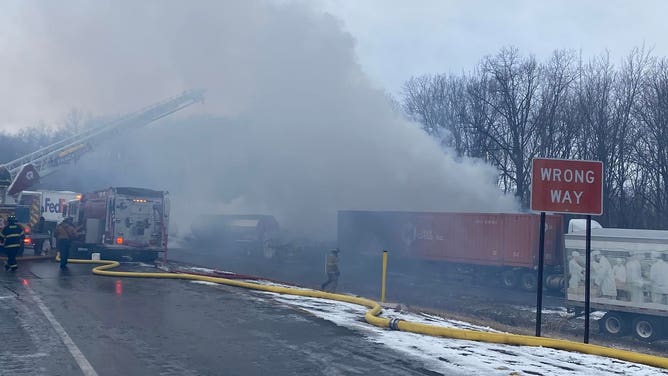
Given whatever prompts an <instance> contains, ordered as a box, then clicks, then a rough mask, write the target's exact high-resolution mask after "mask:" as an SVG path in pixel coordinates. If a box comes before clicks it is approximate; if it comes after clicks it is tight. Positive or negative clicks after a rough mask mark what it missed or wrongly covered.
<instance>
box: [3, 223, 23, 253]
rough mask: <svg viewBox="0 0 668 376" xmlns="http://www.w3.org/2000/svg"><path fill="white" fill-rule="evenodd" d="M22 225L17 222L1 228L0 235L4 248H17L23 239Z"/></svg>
mask: <svg viewBox="0 0 668 376" xmlns="http://www.w3.org/2000/svg"><path fill="white" fill-rule="evenodd" d="M23 231H24V230H23V226H21V225H19V224H13V225H7V226H5V227H4V228H3V229H2V232H1V233H0V235H1V236H2V238H3V239H4V241H5V248H18V247H20V246H21V242H22V241H23V236H24V232H23Z"/></svg>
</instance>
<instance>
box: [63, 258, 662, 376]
mask: <svg viewBox="0 0 668 376" xmlns="http://www.w3.org/2000/svg"><path fill="white" fill-rule="evenodd" d="M69 262H72V263H77V264H102V265H100V266H97V267H95V268H93V273H94V274H97V275H103V276H110V277H132V278H169V279H187V280H193V281H207V282H213V283H219V284H224V285H229V286H236V287H243V288H246V289H251V290H259V291H267V292H274V293H278V294H287V295H298V296H307V297H311V298H322V299H329V300H337V301H341V302H347V303H353V304H357V305H361V306H365V307H368V308H370V309H369V310H368V311H367V312H366V314H365V315H364V318H365V319H366V321H367V322H368V323H369V324H372V325H375V326H378V327H381V328H390V329H393V330H401V331H404V332H411V333H419V334H426V335H430V336H437V337H447V338H456V339H464V340H469V341H480V342H489V343H500V344H507V345H517V346H534V347H549V348H553V349H557V350H566V351H574V352H580V353H584V354H591V355H599V356H605V357H609V358H615V359H619V360H624V361H628V362H633V363H639V364H645V365H648V366H652V367H660V368H666V369H668V358H665V357H660V356H654V355H647V354H640V353H636V352H632V351H626V350H617V349H612V348H609V347H603V346H597V345H591V344H585V343H579V342H573V341H567V340H561V339H553V338H544V337H531V336H525V335H518V334H508V333H488V332H478V331H473V330H466V329H454V328H445V327H440V326H434V325H427V324H420V323H414V322H410V321H405V320H398V319H389V318H383V317H378V315H379V314H380V312H381V306H380V305H379V304H378V303H377V302H375V301H373V300H370V299H366V298H360V297H355V296H350V295H343V294H334V293H328V292H323V291H316V290H307V289H296V288H288V287H279V286H268V285H262V284H258V283H250V282H242V281H238V280H233V279H227V278H219V277H209V276H203V275H195V274H176V273H143V272H118V271H110V270H109V269H113V268H115V267H117V266H119V265H120V264H119V263H118V262H117V261H109V260H80V259H70V260H69Z"/></svg>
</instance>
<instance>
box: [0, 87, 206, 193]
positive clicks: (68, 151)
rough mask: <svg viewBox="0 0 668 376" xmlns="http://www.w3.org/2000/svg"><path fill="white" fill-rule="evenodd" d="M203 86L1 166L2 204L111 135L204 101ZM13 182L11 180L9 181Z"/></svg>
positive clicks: (0, 188)
mask: <svg viewBox="0 0 668 376" xmlns="http://www.w3.org/2000/svg"><path fill="white" fill-rule="evenodd" d="M204 92H205V91H204V90H201V89H199V90H190V91H184V92H183V93H181V95H178V96H176V97H172V98H169V99H166V100H163V101H161V102H158V103H155V104H153V105H150V106H148V107H145V108H142V109H140V110H137V111H135V112H132V113H129V114H126V115H123V116H121V117H119V118H116V119H114V120H112V121H109V122H106V123H103V124H102V125H99V126H96V127H91V128H88V129H86V130H84V131H82V132H80V133H78V134H75V135H73V136H71V137H67V138H65V139H63V140H61V141H58V142H55V143H53V144H51V145H49V146H46V147H43V148H41V149H39V150H37V151H34V152H32V153H29V154H27V155H24V156H22V157H20V158H17V159H15V160H13V161H10V162H8V163H5V164H4V165H3V166H2V167H0V204H4V203H5V201H6V199H7V196H11V195H15V194H17V193H19V192H21V191H22V190H24V189H27V188H29V187H30V186H32V185H34V184H36V183H37V182H39V178H40V177H44V176H47V175H49V174H51V173H52V172H54V171H56V170H57V169H58V168H60V167H61V166H63V165H65V164H67V163H70V162H73V161H76V160H77V159H79V158H80V157H81V156H82V155H83V154H85V153H87V152H88V151H90V150H92V149H93V147H94V146H96V145H98V144H100V143H101V142H103V141H105V140H107V139H109V138H110V137H112V136H114V135H116V134H118V133H122V132H125V131H129V130H132V129H136V128H139V127H142V126H145V125H148V124H150V123H152V122H154V121H156V120H158V119H161V118H163V117H165V116H168V115H170V114H172V113H174V112H177V111H180V110H182V109H184V108H186V107H188V106H190V105H192V104H195V103H198V102H203V101H204ZM10 183H11V184H10Z"/></svg>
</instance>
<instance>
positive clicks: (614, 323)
mask: <svg viewBox="0 0 668 376" xmlns="http://www.w3.org/2000/svg"><path fill="white" fill-rule="evenodd" d="M599 329H600V330H601V333H605V334H609V335H612V336H621V335H624V334H626V333H627V332H628V329H629V322H628V318H627V317H626V315H624V314H623V313H620V312H608V313H606V314H605V315H604V316H603V317H602V318H601V320H599Z"/></svg>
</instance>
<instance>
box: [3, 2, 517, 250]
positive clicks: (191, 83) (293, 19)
mask: <svg viewBox="0 0 668 376" xmlns="http://www.w3.org/2000/svg"><path fill="white" fill-rule="evenodd" d="M5 17H8V16H5ZM12 17H14V18H15V22H14V23H13V24H12V25H11V27H7V26H3V28H6V29H7V30H9V29H11V30H12V31H13V33H14V36H15V38H13V39H12V40H11V42H7V43H6V46H5V48H3V49H2V52H1V53H3V54H4V55H5V56H3V58H2V59H0V65H5V67H4V68H5V69H2V70H0V71H3V72H11V74H9V73H5V77H3V78H4V79H5V83H6V85H5V87H4V88H3V89H0V90H3V92H0V93H1V95H2V97H3V99H5V100H4V101H3V102H2V107H3V108H2V110H3V113H5V114H6V116H5V119H4V123H3V126H4V127H9V126H15V125H16V124H25V123H26V122H28V123H29V122H37V121H51V120H53V119H57V118H62V117H63V116H64V115H63V114H64V113H66V112H67V111H68V110H69V109H71V108H72V107H76V108H78V109H80V110H81V111H83V112H85V113H92V114H106V115H108V114H119V113H123V112H125V111H130V110H134V109H136V108H139V107H142V106H144V105H147V104H150V103H152V102H155V101H157V100H159V99H163V98H165V97H167V96H171V95H175V94H178V93H180V92H181V91H183V90H186V89H191V88H206V89H207V94H206V100H205V103H204V104H202V105H195V106H193V107H191V108H189V109H188V110H185V111H184V112H183V113H180V114H176V115H175V116H173V117H171V118H169V119H167V120H163V121H161V122H160V123H157V124H153V125H151V126H150V127H147V128H145V129H141V130H139V131H137V132H133V133H130V134H127V135H122V136H121V137H119V138H118V139H117V140H115V141H114V142H112V143H109V144H107V145H106V146H105V147H104V148H101V149H99V150H97V151H96V152H95V153H93V154H92V155H89V156H88V157H87V158H85V159H83V160H81V161H80V162H79V164H77V165H76V166H75V167H74V168H72V169H70V170H69V171H68V172H67V174H66V176H61V178H62V179H63V180H62V181H68V182H73V184H74V183H76V184H78V185H79V186H81V187H84V186H85V187H84V188H86V189H89V188H91V187H89V185H93V183H95V184H100V185H102V186H100V187H93V188H103V187H104V186H103V184H104V185H134V186H144V187H148V188H155V189H164V190H169V191H170V192H171V197H172V209H173V210H172V211H173V215H174V219H173V221H174V222H176V223H177V226H178V228H179V230H180V231H183V230H186V229H187V226H188V222H189V220H191V219H192V218H194V217H195V216H196V215H198V214H204V213H267V214H273V215H275V216H276V217H277V219H278V220H279V223H281V225H282V226H283V227H284V228H287V229H290V230H293V231H296V232H299V233H300V234H305V235H317V236H325V237H332V236H333V234H334V233H335V228H336V211H337V210H343V209H383V210H428V211H441V210H459V211H472V210H479V211H504V210H514V208H515V205H516V204H515V202H514V201H513V199H512V198H511V197H507V196H504V195H502V194H501V193H500V192H499V190H498V188H497V187H496V185H495V176H496V171H494V169H493V168H492V167H490V166H488V165H485V164H483V163H481V162H479V161H475V160H468V159H464V160H455V159H453V158H452V157H451V156H449V155H448V154H447V153H445V154H444V152H443V150H442V149H441V147H440V146H439V144H438V143H437V142H435V141H434V140H433V139H431V138H430V137H428V136H427V135H425V134H424V133H423V132H422V131H420V130H419V129H418V127H417V126H416V125H414V124H410V123H409V122H407V121H406V120H404V119H402V118H401V117H400V116H398V115H397V114H396V113H395V112H394V111H393V110H392V108H391V106H390V105H389V104H388V102H387V100H386V98H385V96H384V94H383V92H382V91H381V90H379V89H377V88H374V87H373V86H372V85H371V84H370V83H369V81H368V80H367V78H366V77H365V75H364V74H363V72H362V70H361V68H360V66H359V64H358V63H357V60H356V56H355V42H354V40H353V38H352V37H351V36H350V35H348V34H346V33H344V32H343V31H342V25H341V24H340V22H339V21H338V20H337V19H335V18H333V17H332V16H330V15H327V14H324V13H322V12H318V11H317V10H315V9H313V8H311V7H310V6H308V5H304V4H302V3H296V2H280V3H268V2H265V1H214V0H212V1H197V2H193V3H189V2H177V1H141V2H134V1H107V2H105V1H96V2H84V1H81V2H70V3H68V4H67V5H64V4H63V3H62V2H35V3H20V5H17V6H16V9H14V10H13V12H12ZM5 31H6V30H5ZM10 89H11V92H9V91H8V90H10ZM70 189H71V188H70ZM82 189H83V188H82Z"/></svg>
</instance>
